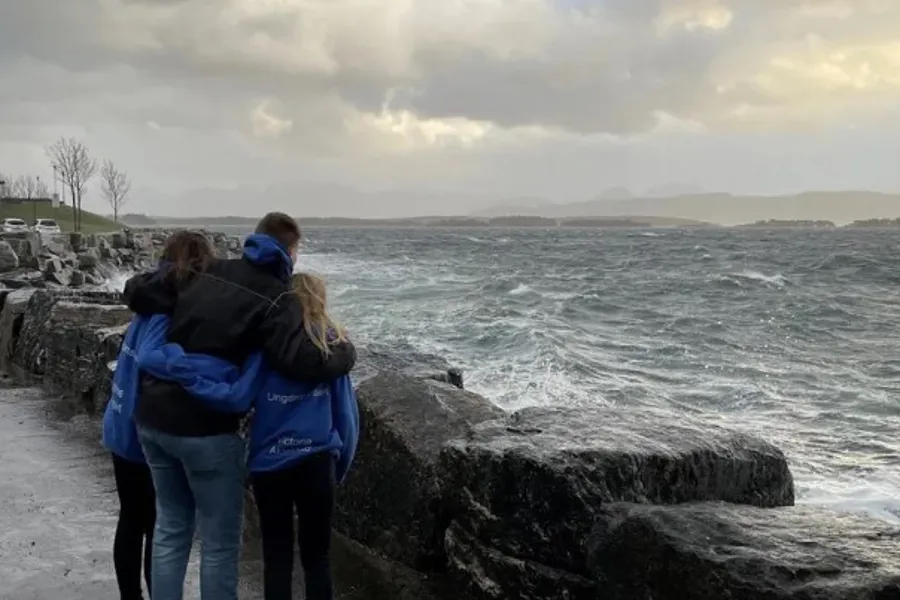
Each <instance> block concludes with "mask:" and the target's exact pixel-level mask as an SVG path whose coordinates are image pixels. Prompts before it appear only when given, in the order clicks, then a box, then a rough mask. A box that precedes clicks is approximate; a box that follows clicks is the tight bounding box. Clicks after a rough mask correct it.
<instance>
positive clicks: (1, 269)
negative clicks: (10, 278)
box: [0, 240, 19, 273]
mask: <svg viewBox="0 0 900 600" xmlns="http://www.w3.org/2000/svg"><path fill="white" fill-rule="evenodd" d="M18 268H19V256H18V255H17V254H16V251H15V250H13V247H12V246H11V245H10V243H9V242H6V241H3V240H0V273H8V272H9V271H15V270H16V269H18Z"/></svg>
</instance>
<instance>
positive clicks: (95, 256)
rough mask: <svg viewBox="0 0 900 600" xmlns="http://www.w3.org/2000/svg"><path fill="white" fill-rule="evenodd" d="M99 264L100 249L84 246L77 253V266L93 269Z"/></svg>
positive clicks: (83, 268)
mask: <svg viewBox="0 0 900 600" xmlns="http://www.w3.org/2000/svg"><path fill="white" fill-rule="evenodd" d="M99 264H100V251H99V250H97V249H96V248H86V249H84V250H83V251H81V252H79V253H78V268H79V269H82V270H85V269H93V268H94V267H96V266H97V265H99Z"/></svg>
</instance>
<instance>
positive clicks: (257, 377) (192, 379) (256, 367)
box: [138, 343, 265, 414]
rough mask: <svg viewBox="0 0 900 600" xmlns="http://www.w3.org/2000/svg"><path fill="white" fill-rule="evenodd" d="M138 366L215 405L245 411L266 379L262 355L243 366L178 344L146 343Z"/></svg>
mask: <svg viewBox="0 0 900 600" xmlns="http://www.w3.org/2000/svg"><path fill="white" fill-rule="evenodd" d="M142 347H143V350H142V351H141V352H139V353H138V366H139V367H140V368H141V369H142V370H143V371H145V372H147V373H149V374H150V375H153V376H154V377H156V378H158V379H163V380H165V381H173V382H175V383H178V384H179V385H181V387H182V388H184V390H185V391H186V392H188V393H189V394H191V395H192V396H194V397H195V398H198V399H200V400H202V401H203V402H204V403H206V404H207V405H208V406H210V407H211V408H214V409H216V410H221V411H223V412H229V413H237V414H242V413H245V412H247V411H248V410H250V406H251V404H252V403H253V400H254V399H255V398H256V395H257V394H258V392H259V388H260V387H261V386H262V383H263V381H264V379H265V378H264V374H263V373H262V354H261V353H256V354H254V355H252V356H250V358H248V359H247V361H246V363H245V364H244V366H243V368H241V369H238V367H237V366H235V365H233V364H231V363H229V362H228V361H226V360H223V359H220V358H216V357H213V356H208V355H205V354H194V353H186V352H185V351H184V349H183V348H182V347H181V346H180V345H178V344H166V343H163V344H161V345H159V344H149V343H148V344H145V345H142Z"/></svg>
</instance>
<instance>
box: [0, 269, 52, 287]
mask: <svg viewBox="0 0 900 600" xmlns="http://www.w3.org/2000/svg"><path fill="white" fill-rule="evenodd" d="M0 285H3V286H5V287H8V288H10V289H14V290H19V289H23V288H40V287H45V285H46V283H45V281H44V274H43V273H41V272H40V271H34V270H31V269H17V270H15V271H10V272H8V273H2V274H0Z"/></svg>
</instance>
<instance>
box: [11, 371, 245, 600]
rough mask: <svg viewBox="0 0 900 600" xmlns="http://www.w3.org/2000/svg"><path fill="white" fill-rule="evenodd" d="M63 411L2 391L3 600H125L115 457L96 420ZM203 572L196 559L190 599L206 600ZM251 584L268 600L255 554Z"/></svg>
mask: <svg viewBox="0 0 900 600" xmlns="http://www.w3.org/2000/svg"><path fill="white" fill-rule="evenodd" d="M62 413H64V409H62V408H61V407H60V406H59V404H58V403H57V402H55V401H53V400H50V399H48V398H47V397H46V396H45V395H44V394H43V393H42V392H41V391H40V390H36V389H17V388H9V387H3V386H0V599H2V600H107V599H108V600H117V599H118V598H119V595H118V588H117V587H116V582H115V575H114V572H113V565H112V542H113V535H114V532H115V523H116V509H117V508H116V506H117V500H116V494H115V486H114V484H113V479H112V468H111V464H110V459H109V455H108V454H106V453H105V452H104V451H103V450H102V449H101V447H100V444H99V443H98V441H97V435H98V425H97V423H96V421H94V422H91V421H90V420H88V419H87V417H85V416H83V415H78V416H75V417H73V418H68V419H67V418H65V415H64V414H62ZM195 554H196V552H195ZM245 554H246V553H245ZM196 571H197V565H196V562H194V564H192V565H191V568H190V571H189V581H188V583H187V588H186V592H187V593H186V594H185V598H197V597H199V595H198V588H197V576H196ZM241 579H242V590H241V598H242V600H244V599H246V600H255V599H257V598H261V597H262V596H261V593H260V564H259V561H258V560H257V559H256V558H254V557H253V556H252V555H249V554H248V556H246V558H245V560H244V563H243V566H242V578H241Z"/></svg>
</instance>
